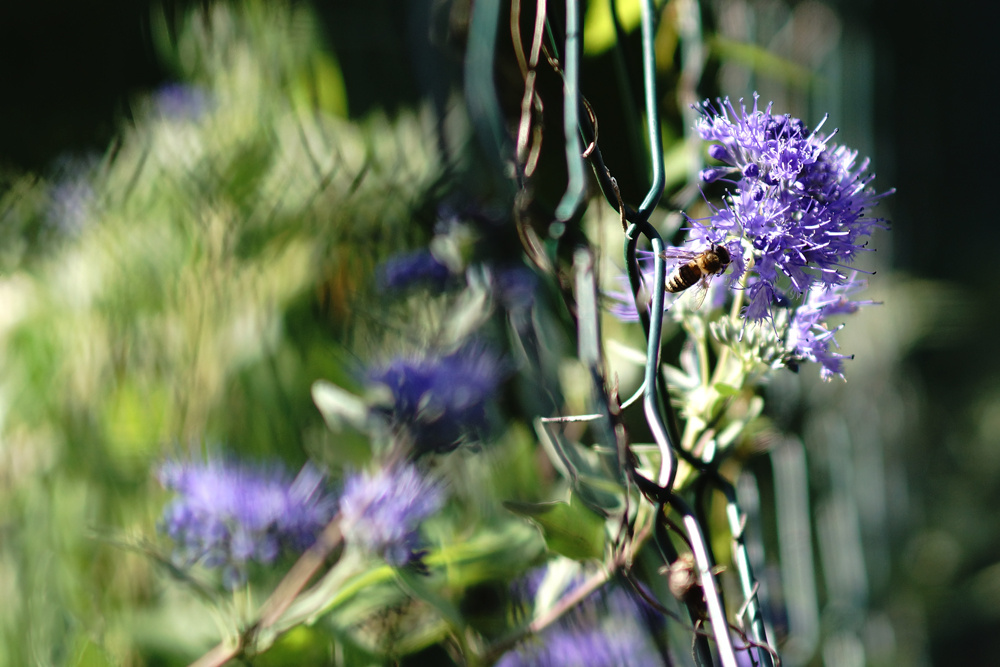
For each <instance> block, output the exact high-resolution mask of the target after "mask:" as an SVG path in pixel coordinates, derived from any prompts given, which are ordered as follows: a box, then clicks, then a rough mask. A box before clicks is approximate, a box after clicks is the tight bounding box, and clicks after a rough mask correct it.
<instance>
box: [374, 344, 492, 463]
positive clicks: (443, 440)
mask: <svg viewBox="0 0 1000 667" xmlns="http://www.w3.org/2000/svg"><path fill="white" fill-rule="evenodd" d="M502 374H503V369H502V365H501V363H500V361H499V359H497V357H496V356H494V355H493V354H492V353H490V352H489V351H487V350H486V349H484V348H482V347H480V346H478V345H467V346H466V347H463V348H461V349H460V350H458V351H456V352H452V353H450V354H447V355H444V356H434V355H432V356H427V357H423V358H407V357H401V358H397V359H394V360H393V361H391V362H389V363H388V364H387V365H385V366H383V367H381V368H377V369H375V370H373V371H371V372H370V373H369V380H370V381H372V382H374V383H377V384H382V385H385V386H386V387H388V388H389V390H390V392H391V393H392V398H393V401H392V404H391V405H389V406H385V407H383V408H377V409H376V410H377V411H378V410H381V411H382V412H383V413H384V414H386V416H387V417H388V419H389V421H390V422H391V423H392V425H393V427H394V428H395V429H396V430H397V431H398V432H400V433H401V434H402V433H405V434H406V435H407V437H408V438H409V439H410V441H411V442H412V443H413V445H414V447H415V448H416V450H417V451H419V452H446V451H450V450H452V449H454V448H455V447H457V446H458V445H459V444H461V443H462V442H464V441H468V440H475V439H479V438H481V437H483V436H484V435H485V433H486V430H487V427H488V419H487V407H488V403H489V400H490V399H491V398H492V396H493V394H494V392H495V391H496V389H497V386H498V385H499V384H500V380H501V377H502Z"/></svg>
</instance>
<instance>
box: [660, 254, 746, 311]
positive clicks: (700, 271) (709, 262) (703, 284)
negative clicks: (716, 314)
mask: <svg viewBox="0 0 1000 667" xmlns="http://www.w3.org/2000/svg"><path fill="white" fill-rule="evenodd" d="M660 257H662V258H664V259H681V260H687V261H686V262H685V263H684V264H679V265H678V266H677V267H675V268H674V270H673V271H671V272H670V275H668V276H667V282H666V290H667V291H668V292H671V293H673V294H677V293H678V292H683V291H684V290H686V289H688V288H689V287H695V289H694V291H693V292H692V293H691V296H690V297H689V300H688V305H689V307H690V308H691V309H692V310H698V309H699V308H701V304H702V303H704V302H705V295H706V294H708V286H709V284H710V283H711V281H712V278H714V277H715V276H717V275H720V274H722V273H724V272H725V270H726V269H727V268H729V262H730V261H732V257H730V255H729V251H728V250H727V249H726V247H725V246H721V245H715V244H714V243H713V244H712V245H711V246H710V247H709V248H708V249H706V250H702V251H701V252H691V251H690V250H683V249H681V248H670V249H668V250H664V251H663V252H661V253H660Z"/></svg>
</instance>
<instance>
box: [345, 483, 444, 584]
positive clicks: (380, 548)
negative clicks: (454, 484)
mask: <svg viewBox="0 0 1000 667" xmlns="http://www.w3.org/2000/svg"><path fill="white" fill-rule="evenodd" d="M443 504H444V493H443V492H442V489H441V486H440V485H439V484H436V483H434V482H432V481H430V480H428V479H427V478H426V477H424V476H423V475H421V473H420V472H419V471H418V470H417V469H416V468H415V467H414V466H412V465H406V466H402V467H398V468H393V469H383V470H379V471H378V472H376V473H374V474H368V473H361V474H358V475H354V476H353V477H350V478H348V479H347V482H346V483H345V484H344V493H343V495H342V496H341V498H340V512H341V523H340V528H341V531H342V532H343V534H344V539H345V540H346V541H347V543H348V544H354V545H357V546H360V547H361V548H362V549H364V550H365V551H367V552H369V553H374V554H378V555H380V556H382V557H383V558H385V560H386V561H387V562H388V563H390V564H392V565H395V566H397V567H402V566H404V565H407V564H409V563H411V562H413V561H414V560H415V559H418V558H419V554H417V553H416V547H417V538H418V535H417V529H418V528H419V526H420V523H421V522H422V521H423V520H424V519H426V518H427V517H429V516H431V515H432V514H434V513H435V512H437V511H438V510H439V509H441V507H442V505H443Z"/></svg>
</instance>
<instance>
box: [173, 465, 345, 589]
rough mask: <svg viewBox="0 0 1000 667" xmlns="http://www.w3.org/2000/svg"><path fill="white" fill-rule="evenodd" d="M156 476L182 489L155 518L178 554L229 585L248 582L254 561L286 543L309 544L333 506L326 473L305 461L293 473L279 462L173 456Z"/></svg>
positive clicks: (269, 558)
mask: <svg viewBox="0 0 1000 667" xmlns="http://www.w3.org/2000/svg"><path fill="white" fill-rule="evenodd" d="M158 478H159V480H160V483H161V484H162V485H163V486H164V488H166V489H169V490H172V491H176V492H177V493H178V494H179V495H178V497H177V498H175V499H174V500H173V501H171V502H170V504H168V505H167V507H166V508H165V509H164V512H163V517H162V519H161V523H160V528H161V530H162V531H163V532H165V533H166V534H167V535H168V536H170V538H171V539H173V540H174V542H175V543H176V544H177V549H176V551H175V558H176V559H178V560H179V561H180V562H181V563H182V564H184V565H192V564H194V563H196V562H200V563H202V564H203V565H205V566H206V567H222V568H223V579H224V581H225V583H226V585H227V586H229V587H230V588H232V587H235V586H236V585H238V584H240V583H242V582H243V581H245V579H246V567H247V565H248V564H249V563H250V562H251V561H255V562H257V563H261V564H269V563H271V562H273V561H274V559H275V558H276V557H277V556H278V554H279V553H281V551H282V550H283V549H287V550H289V551H293V552H302V551H304V550H305V549H307V548H309V546H310V545H311V544H312V543H313V542H314V541H315V539H316V535H317V534H318V533H319V532H320V531H321V530H322V529H323V527H324V526H325V525H326V524H327V523H328V522H329V521H330V519H331V518H332V517H333V515H334V513H335V512H336V506H337V502H336V499H335V498H334V497H332V496H330V495H328V494H327V493H326V492H325V488H324V476H323V474H322V473H321V472H320V471H319V470H317V469H316V468H315V467H313V466H312V465H309V464H307V465H306V466H305V467H304V468H302V470H301V472H299V474H298V476H297V477H295V478H294V479H291V478H290V475H288V473H287V472H286V471H285V469H284V468H283V467H282V466H280V465H278V464H271V465H267V466H264V465H261V466H250V465H245V464H238V463H235V462H232V461H226V460H223V459H219V458H213V459H210V460H209V461H207V462H205V463H201V462H180V461H171V462H167V463H164V464H163V465H162V466H161V467H160V468H159V470H158Z"/></svg>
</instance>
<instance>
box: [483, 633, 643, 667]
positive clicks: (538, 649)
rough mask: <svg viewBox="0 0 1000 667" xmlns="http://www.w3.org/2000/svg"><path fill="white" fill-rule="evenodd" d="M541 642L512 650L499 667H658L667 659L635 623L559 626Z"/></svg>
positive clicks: (541, 638) (544, 636) (505, 655)
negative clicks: (606, 625)
mask: <svg viewBox="0 0 1000 667" xmlns="http://www.w3.org/2000/svg"><path fill="white" fill-rule="evenodd" d="M538 640H539V641H538V643H533V644H528V645H525V646H523V647H521V648H518V649H516V650H513V651H509V652H507V653H506V654H504V656H503V657H502V658H500V660H499V661H497V663H496V665H497V667H618V666H621V667H626V666H627V667H645V666H646V665H649V666H650V667H657V666H659V665H662V664H663V658H662V657H661V656H660V655H659V654H657V653H656V652H655V651H654V650H653V649H652V648H651V646H650V643H649V640H648V639H647V638H646V637H644V636H643V635H642V632H641V630H640V629H639V627H638V626H637V625H635V624H634V623H625V624H617V623H616V624H612V626H611V627H608V629H607V630H605V629H603V628H581V627H578V628H571V627H565V626H559V627H556V628H552V629H550V630H548V631H547V632H544V633H543V634H542V635H541V636H540V637H539V638H538Z"/></svg>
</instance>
